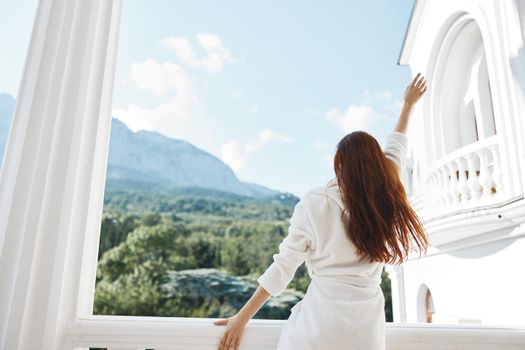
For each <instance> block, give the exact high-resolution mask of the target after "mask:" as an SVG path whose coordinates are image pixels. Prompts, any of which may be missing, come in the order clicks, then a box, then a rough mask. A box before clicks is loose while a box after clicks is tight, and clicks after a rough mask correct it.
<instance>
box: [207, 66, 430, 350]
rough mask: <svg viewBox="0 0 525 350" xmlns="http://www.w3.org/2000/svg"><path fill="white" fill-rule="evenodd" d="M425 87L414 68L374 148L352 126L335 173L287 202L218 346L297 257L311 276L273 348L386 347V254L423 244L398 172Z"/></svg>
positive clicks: (396, 257) (390, 258) (397, 259)
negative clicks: (285, 214) (266, 258)
mask: <svg viewBox="0 0 525 350" xmlns="http://www.w3.org/2000/svg"><path fill="white" fill-rule="evenodd" d="M426 89H427V85H426V80H425V78H424V77H423V76H422V75H421V74H418V75H417V76H416V77H415V78H414V79H413V80H412V82H411V83H410V85H409V86H408V87H407V88H406V91H405V96H404V103H403V107H402V110H401V113H400V116H399V120H398V121H397V124H396V126H395V129H394V131H393V132H391V133H390V134H389V135H388V138H387V142H386V146H385V148H384V150H381V148H380V146H379V144H378V143H377V141H376V140H375V139H374V138H373V137H372V136H371V135H369V134H368V133H366V132H363V131H355V132H352V133H350V134H348V135H346V136H345V137H344V138H343V139H342V140H341V141H340V142H339V144H338V145H337V152H336V154H335V158H334V170H335V174H336V177H335V178H334V179H332V180H330V181H329V182H328V183H327V184H326V186H324V187H318V188H315V189H313V190H311V191H309V192H308V193H307V194H306V195H305V196H304V197H303V198H302V199H301V200H300V201H299V203H298V204H297V205H296V206H295V209H294V212H293V215H292V218H291V219H290V228H289V231H288V235H287V236H286V237H285V238H284V239H283V241H282V242H281V244H280V245H279V253H278V254H274V255H273V260H274V261H273V263H272V264H271V265H270V266H269V267H268V269H267V270H266V271H265V272H264V273H263V274H262V275H261V276H260V277H259V278H258V280H257V281H258V282H259V287H258V288H257V290H256V291H255V292H254V294H253V295H252V297H251V298H250V300H248V302H247V303H246V305H244V306H243V307H242V309H241V310H240V311H239V312H238V313H237V314H236V315H234V316H232V317H229V318H228V319H223V320H219V321H215V322H214V324H215V325H225V326H226V331H225V333H224V335H223V337H222V338H221V341H220V344H219V349H220V350H226V349H238V348H239V343H240V339H241V336H242V333H243V330H244V328H245V326H246V324H247V323H248V321H249V320H250V319H251V318H252V317H253V315H255V313H256V312H257V311H258V310H259V308H260V307H261V306H262V305H263V304H264V302H265V301H266V300H267V299H268V298H269V296H270V295H272V296H277V295H279V294H281V292H282V291H283V290H284V289H285V288H286V286H287V285H288V283H289V282H290V281H291V280H292V278H293V276H294V273H295V271H296V269H297V268H298V267H299V265H301V264H302V263H303V262H304V261H305V262H306V266H307V268H308V274H309V275H310V277H311V278H312V281H311V283H310V285H309V286H308V290H307V292H306V294H305V296H304V298H303V299H302V300H301V301H300V302H299V303H297V304H296V305H295V306H294V307H292V309H291V314H290V317H289V318H288V321H287V323H286V325H285V327H284V328H283V330H282V332H281V336H280V339H279V343H278V345H277V349H278V350H285V349H286V350H288V349H289V350H308V349H311V350H321V349H330V350H337V349H345V350H348V349H359V350H379V349H385V314H384V304H385V300H384V296H383V292H382V290H381V288H380V283H381V271H382V270H383V266H384V264H385V263H391V264H392V263H398V264H400V263H402V262H403V260H404V259H405V258H406V256H407V254H408V253H409V251H410V250H412V249H414V248H416V247H417V249H418V250H419V251H420V252H422V251H423V250H424V251H425V252H426V249H427V246H428V241H427V237H426V234H425V232H424V229H423V227H422V225H421V222H420V221H419V219H418V217H417V215H416V213H415V212H414V211H413V210H412V209H411V207H410V205H409V203H408V200H407V196H406V193H405V190H404V187H403V185H402V183H401V180H400V175H399V173H400V171H401V169H402V168H403V167H404V163H405V157H406V146H407V137H406V136H405V132H406V128H407V124H408V119H409V117H410V113H411V110H412V107H413V105H414V104H415V103H416V102H417V101H418V100H419V99H420V98H421V96H423V94H424V93H425V91H426Z"/></svg>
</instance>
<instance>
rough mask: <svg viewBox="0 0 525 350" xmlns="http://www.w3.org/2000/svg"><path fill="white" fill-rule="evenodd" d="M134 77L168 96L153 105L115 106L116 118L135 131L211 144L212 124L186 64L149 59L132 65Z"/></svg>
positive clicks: (139, 83) (143, 85) (137, 82)
mask: <svg viewBox="0 0 525 350" xmlns="http://www.w3.org/2000/svg"><path fill="white" fill-rule="evenodd" d="M131 80H132V82H133V83H134V84H135V85H136V86H137V87H138V88H139V89H142V90H146V91H149V92H151V93H153V94H155V95H158V96H163V97H166V99H165V101H164V102H163V103H161V104H159V105H157V106H153V107H145V106H143V105H139V104H134V103H132V104H129V105H128V106H127V107H125V108H115V109H114V110H113V116H114V117H115V118H117V119H119V120H121V121H122V122H124V123H125V124H126V125H127V126H128V127H129V128H130V129H131V130H133V131H138V130H149V131H156V132H159V133H161V134H163V135H166V136H169V137H174V138H179V139H184V140H187V141H190V142H192V143H194V144H197V145H200V146H204V145H207V144H209V142H210V140H211V139H212V138H213V125H212V123H211V120H210V119H209V118H208V117H207V116H206V114H205V113H204V108H203V106H202V105H201V103H200V101H199V99H198V97H197V94H196V93H195V90H194V87H193V83H192V80H191V78H190V77H189V76H188V74H187V73H186V72H185V71H184V69H183V68H181V67H180V66H178V65H176V64H173V63H159V62H157V61H155V60H153V59H148V60H146V61H145V62H141V63H139V62H136V63H134V64H133V65H132V66H131Z"/></svg>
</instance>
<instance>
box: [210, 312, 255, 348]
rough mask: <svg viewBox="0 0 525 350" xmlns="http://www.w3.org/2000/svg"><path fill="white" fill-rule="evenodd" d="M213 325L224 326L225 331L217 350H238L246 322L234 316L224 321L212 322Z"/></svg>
mask: <svg viewBox="0 0 525 350" xmlns="http://www.w3.org/2000/svg"><path fill="white" fill-rule="evenodd" d="M213 324H214V325H216V326H226V331H225V332H224V334H223V336H222V338H221V342H220V343H219V347H218V350H238V349H239V344H240V343H241V337H242V333H243V332H244V328H245V327H246V324H247V322H246V321H245V320H243V319H241V318H240V317H239V315H238V314H236V315H233V316H231V317H228V318H226V319H222V320H218V321H214V322H213Z"/></svg>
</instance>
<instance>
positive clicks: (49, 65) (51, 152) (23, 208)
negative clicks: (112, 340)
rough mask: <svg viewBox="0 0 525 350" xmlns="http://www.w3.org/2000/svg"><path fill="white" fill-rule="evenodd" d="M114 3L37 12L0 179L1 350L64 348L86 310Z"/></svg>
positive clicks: (52, 4) (47, 4) (46, 2)
mask: <svg viewBox="0 0 525 350" xmlns="http://www.w3.org/2000/svg"><path fill="white" fill-rule="evenodd" d="M120 5H121V0H91V1H84V0H41V1H40V4H39V6H38V11H37V16H36V20H35V24H34V28H33V33H32V37H31V43H30V47H29V51H28V55H27V60H26V65H25V68H24V74H23V77H22V82H21V86H20V91H19V94H18V101H17V106H16V109H15V113H14V115H13V120H12V125H11V130H10V134H9V138H8V142H7V148H6V157H5V163H4V166H3V169H2V173H1V174H0V193H1V196H0V276H1V283H0V348H1V349H69V347H68V346H67V345H66V342H65V338H64V335H65V329H66V327H67V326H68V324H70V323H71V322H73V321H74V320H75V319H76V318H77V317H78V316H79V315H85V314H87V313H89V312H90V307H89V303H90V300H91V299H90V300H88V298H86V297H85V294H81V292H83V293H86V294H89V295H92V293H93V285H94V269H95V264H96V254H97V251H96V247H97V244H98V233H99V232H98V228H97V229H94V226H93V222H95V221H97V220H98V226H99V225H100V215H101V210H102V203H101V202H102V195H103V181H104V171H105V163H106V159H107V149H108V143H109V126H110V121H111V120H110V117H109V108H110V105H111V95H112V84H113V76H114V57H115V51H116V47H117V37H118V22H119V18H120ZM88 216H89V220H88ZM88 222H90V224H91V225H92V226H89V225H88V224H87V223H88ZM93 257H94V258H93ZM83 264H84V265H83ZM90 265H93V266H90ZM81 276H82V278H81ZM86 286H87V287H91V289H90V290H87V291H86V290H85V289H86ZM79 301H80V302H79Z"/></svg>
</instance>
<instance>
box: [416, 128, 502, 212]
mask: <svg viewBox="0 0 525 350" xmlns="http://www.w3.org/2000/svg"><path fill="white" fill-rule="evenodd" d="M500 159H501V158H500V154H499V147H498V143H497V135H494V136H491V137H489V138H485V139H483V140H481V141H478V142H475V143H472V144H470V145H467V146H465V147H462V148H460V149H458V150H456V151H453V152H451V153H449V154H448V155H447V156H445V157H444V158H442V159H441V160H439V161H438V162H437V163H436V164H435V165H434V166H433V167H432V168H431V169H430V171H429V172H428V173H427V176H426V179H425V182H424V183H425V185H426V186H425V187H423V188H422V190H421V191H424V193H414V195H423V196H425V197H426V199H427V202H426V203H427V204H426V205H428V206H430V208H428V207H427V209H430V210H431V211H432V213H433V214H437V213H442V212H443V211H454V210H459V209H463V208H470V207H475V206H483V205H487V204H492V203H495V202H496V201H498V200H500V199H502V198H503V194H504V188H503V181H502V169H501V161H500Z"/></svg>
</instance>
